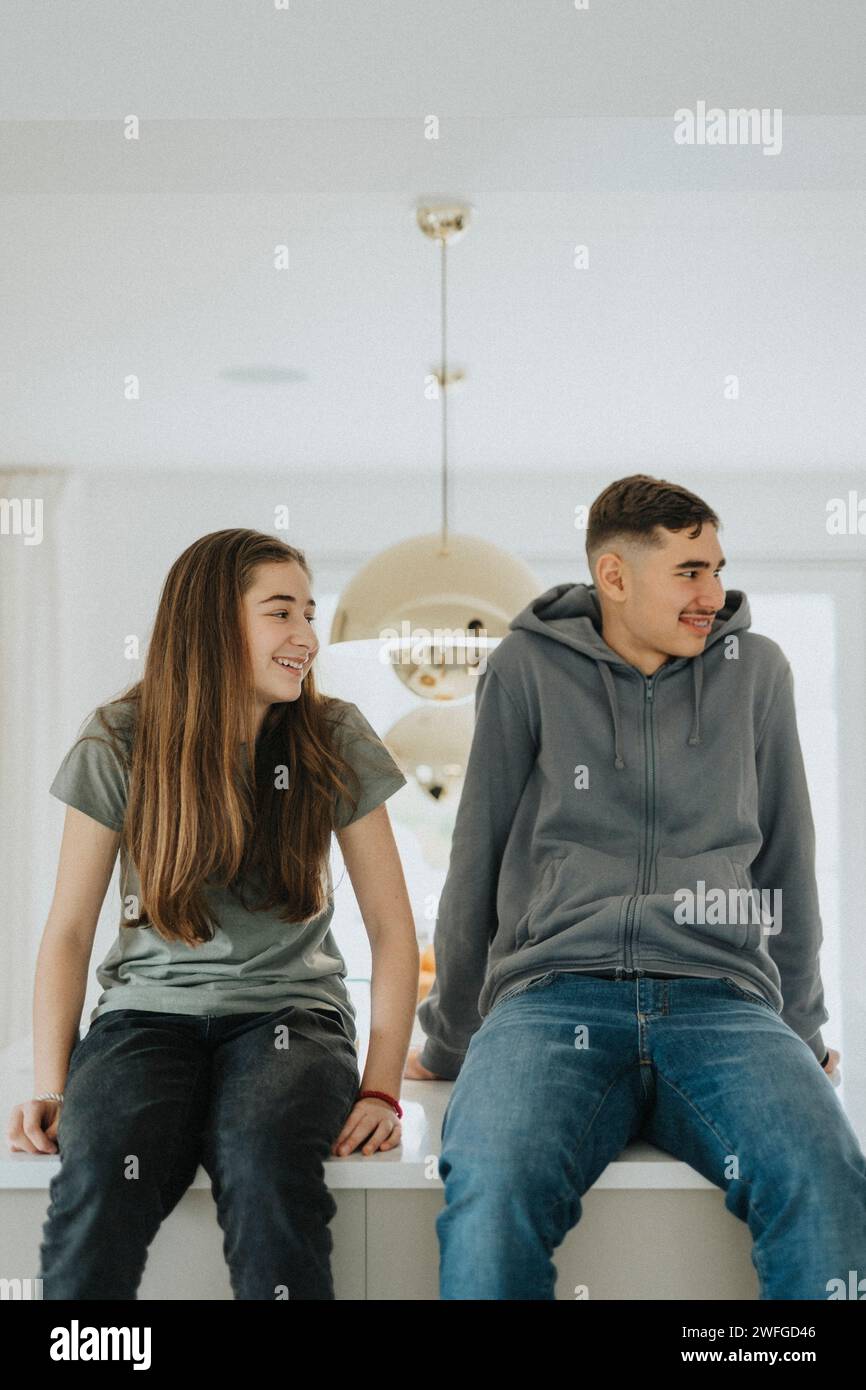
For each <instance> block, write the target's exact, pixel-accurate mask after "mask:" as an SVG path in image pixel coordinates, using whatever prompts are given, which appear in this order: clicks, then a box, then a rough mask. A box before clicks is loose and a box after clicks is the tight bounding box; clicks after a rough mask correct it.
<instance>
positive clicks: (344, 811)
mask: <svg viewBox="0 0 866 1390" xmlns="http://www.w3.org/2000/svg"><path fill="white" fill-rule="evenodd" d="M336 740H337V746H338V748H339V751H340V753H341V754H342V756H343V757H344V758H345V759H346V761H347V762H348V763H349V764H350V765H351V767H353V768H354V770H355V772H356V773H357V775H358V778H359V779H360V783H361V785H360V789H359V788H358V787H356V786H352V787H351V788H350V790H351V791H352V792H353V794H354V793H357V794H358V804H357V806H356V807H355V810H354V811H353V810H352V802H351V799H350V798H349V797H348V796H346V795H344V794H343V793H338V795H337V799H336V810H335V818H334V825H335V828H336V829H337V830H344V829H345V828H346V826H347V825H352V824H353V823H354V822H355V821H357V820H360V819H361V817H362V816H366V815H368V814H369V812H370V811H374V810H375V809H376V807H377V806H381V805H382V802H383V801H387V799H388V797H389V796H393V794H394V792H396V791H399V790H400V788H401V787H405V786H406V778H405V777H404V776H403V773H402V772H401V771H400V769H399V767H398V766H397V764H396V763H395V761H394V759H393V758H392V757H391V754H390V753H389V752H388V749H387V748H386V747H385V745H384V743H383V742H382V740H381V739H380V738H379V736H378V734H377V733H376V731H375V730H374V728H373V726H372V725H371V724H370V723H369V721H368V720H367V719H366V718H365V717H364V715H363V714H362V713H361V711H360V710H359V709H358V706H357V705H354V704H351V703H349V706H348V710H347V711H346V712H345V715H344V717H343V722H342V723H341V724H338V726H337V730H336Z"/></svg>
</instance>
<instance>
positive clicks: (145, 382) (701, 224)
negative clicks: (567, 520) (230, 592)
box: [0, 0, 866, 475]
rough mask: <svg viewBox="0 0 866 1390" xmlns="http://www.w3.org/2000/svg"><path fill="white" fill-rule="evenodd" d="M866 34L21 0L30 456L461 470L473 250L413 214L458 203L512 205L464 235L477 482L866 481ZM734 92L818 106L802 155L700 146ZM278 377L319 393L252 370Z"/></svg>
mask: <svg viewBox="0 0 866 1390" xmlns="http://www.w3.org/2000/svg"><path fill="white" fill-rule="evenodd" d="M864 21H866V6H864V5H863V4H862V3H856V4H855V3H850V4H841V3H832V2H831V3H826V0H824V3H822V4H821V5H815V4H814V3H812V0H809V2H808V3H799V0H798V2H797V3H794V2H793V0H792V2H791V3H778V4H777V3H769V2H765V3H763V4H761V5H755V3H754V0H751V3H749V4H738V3H729V4H726V5H718V4H716V3H711V4H704V3H695V0H689V3H667V4H652V3H648V0H641V3H639V4H638V3H620V4H614V3H606V0H590V8H589V10H588V11H586V12H578V11H576V10H575V8H574V4H573V0H558V2H557V3H542V0H537V3H533V4H528V3H521V4H508V3H502V0H499V3H497V4H491V3H486V0H485V2H484V3H479V0H476V3H474V4H473V5H472V6H466V5H465V4H464V3H461V4H456V3H450V2H449V0H439V3H437V4H436V5H435V6H431V5H430V4H429V2H428V0H424V3H423V4H419V3H413V2H410V0H402V2H401V3H399V4H397V3H383V2H381V0H380V3H372V2H371V3H366V4H358V3H351V4H349V3H331V4H327V3H324V0H320V3H317V4H313V3H305V0H289V6H288V10H287V11H276V10H274V8H273V4H272V0H271V3H269V0H262V3H259V4H252V3H247V4H243V3H232V4H214V3H213V2H212V0H210V3H207V4H199V3H189V2H188V0H187V3H185V4H184V5H183V6H182V7H180V8H179V7H178V6H177V4H176V3H175V2H174V0H173V3H171V4H168V3H154V0H149V3H148V4H147V5H144V6H141V5H131V4H124V3H119V0H111V3H110V4H104V5H103V4H100V5H94V4H88V3H81V0H78V3H77V4H75V5H72V4H60V5H59V4H57V3H51V4H44V3H40V2H39V0H37V2H36V3H30V4H29V5H28V6H27V8H26V9H23V8H19V9H17V10H16V11H15V12H14V13H12V11H11V7H10V8H9V9H7V10H6V11H5V13H4V15H3V20H2V24H3V29H4V32H3V33H2V34H0V50H2V55H3V56H2V60H0V79H2V81H0V92H2V97H0V114H2V116H3V117H5V119H4V120H2V121H0V218H2V238H3V247H2V256H0V296H2V303H3V310H2V326H0V391H2V402H0V404H2V410H0V465H5V466H9V465H15V464H27V465H43V466H49V467H53V466H69V467H82V468H91V467H100V468H120V469H124V468H143V467H155V468H169V467H171V468H192V469H208V468H215V469H228V468H239V469H242V468H247V469H269V470H270V469H274V468H277V469H281V468H283V467H289V468H291V469H292V470H295V471H301V472H303V471H309V472H322V471H323V470H326V469H328V470H330V469H334V468H365V469H369V470H373V469H376V468H381V467H389V468H399V469H402V470H406V469H410V468H411V469H417V470H418V471H419V472H422V471H423V473H424V474H425V475H427V474H428V473H429V470H430V469H431V468H434V469H435V467H436V466H437V464H438V450H439V439H438V428H439V420H438V409H437V407H436V405H435V404H433V403H431V402H430V401H428V400H426V399H425V395H424V390H423V378H424V375H425V373H427V372H428V371H429V370H430V369H431V368H432V366H433V365H434V363H435V362H436V359H437V354H438V332H439V330H438V260H437V252H436V249H435V248H434V247H433V246H432V245H431V244H430V243H429V242H428V241H427V240H426V239H425V238H424V237H423V236H422V235H421V233H420V232H419V231H418V229H417V227H416V225H415V222H414V212H413V209H414V206H415V204H416V202H417V201H419V199H422V198H423V197H425V196H433V195H436V194H439V195H443V196H454V197H461V198H465V199H467V200H469V201H470V202H472V203H473V205H474V207H475V215H474V223H473V226H472V228H471V230H470V232H469V234H468V236H467V237H466V238H465V239H464V240H463V241H461V242H460V243H459V244H458V245H456V246H454V247H453V248H452V250H451V252H450V253H449V254H450V260H449V290H450V297H449V303H450V332H449V340H450V352H451V357H452V360H453V362H454V363H455V364H456V365H460V366H461V367H463V368H464V369H465V371H466V373H467V384H466V388H465V390H464V391H463V392H462V393H461V394H460V395H455V396H454V397H453V400H452V432H451V447H452V458H453V461H454V465H455V467H456V468H457V467H459V468H460V469H470V468H479V469H482V468H483V469H491V470H496V469H514V470H522V469H527V470H528V469H538V470H541V469H544V470H563V471H565V470H570V469H573V468H575V467H591V468H593V469H599V470H604V471H607V470H609V469H614V468H615V469H618V470H622V469H623V468H624V467H626V466H628V467H632V466H633V467H636V468H637V467H645V468H647V469H649V470H652V469H653V468H655V469H658V468H660V467H662V466H664V465H670V464H671V463H672V462H676V464H677V465H678V466H680V467H685V466H688V467H689V468H691V469H693V470H702V469H703V470H706V471H708V472H712V471H716V470H718V469H720V468H725V469H742V470H748V471H752V472H753V471H754V470H756V469H763V470H775V469H809V468H821V467H825V466H826V467H828V468H829V467H831V466H833V467H840V468H856V467H858V466H861V465H862V459H863V439H864V427H866V409H864V392H863V382H864V376H866V347H864V335H863V331H862V325H863V322H864V310H866V276H864V250H863V248H864V245H866V192H864V171H866V158H864V155H866V87H864V83H863V66H864V65H863V57H864V52H866V43H864V36H866V23H864ZM698 100H705V101H706V102H707V105H709V106H713V105H716V106H721V107H722V108H730V107H736V106H768V107H771V108H776V107H778V108H781V110H782V113H783V127H782V128H783V147H782V152H781V153H780V154H779V155H778V156H765V155H764V154H763V152H762V150H761V149H760V148H759V147H733V146H731V147H703V148H696V147H682V146H678V145H676V144H675V143H674V141H673V138H672V130H673V112H674V110H675V109H676V108H677V107H680V106H689V107H694V106H695V103H696V102H697V101H698ZM130 113H135V114H136V115H138V116H139V118H140V119H141V123H142V124H141V132H140V138H139V140H138V141H136V142H129V141H126V140H124V139H123V135H122V125H121V123H122V120H123V118H124V117H125V116H127V115H128V114H130ZM429 114H437V115H438V116H439V119H440V131H439V138H438V140H435V141H434V140H426V139H425V138H424V118H425V116H427V115H429ZM283 243H285V244H286V245H287V246H288V247H289V254H290V267H289V270H288V271H281V272H278V271H276V270H275V269H274V268H273V250H274V247H275V246H276V245H279V244H283ZM578 244H586V245H587V246H588V247H589V257H590V265H589V268H588V269H585V270H578V269H575V267H574V265H573V252H574V247H575V246H576V245H578ZM261 367H266V368H280V369H284V370H287V371H288V373H289V374H290V375H293V376H294V377H296V379H294V380H288V381H279V382H271V383H262V382H250V381H238V380H227V379H225V377H224V375H223V374H224V373H226V372H231V371H240V372H242V371H243V370H245V369H250V368H261ZM132 373H135V374H136V375H137V376H138V377H139V379H140V382H141V399H140V400H139V401H126V400H125V399H124V395H123V384H124V378H125V377H126V376H127V375H128V374H132ZM729 374H736V375H737V376H738V377H739V381H740V399H739V400H737V401H730V400H726V399H725V397H724V394H723V391H724V383H725V378H726V376H728V375H729Z"/></svg>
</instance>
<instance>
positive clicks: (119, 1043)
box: [40, 1006, 360, 1300]
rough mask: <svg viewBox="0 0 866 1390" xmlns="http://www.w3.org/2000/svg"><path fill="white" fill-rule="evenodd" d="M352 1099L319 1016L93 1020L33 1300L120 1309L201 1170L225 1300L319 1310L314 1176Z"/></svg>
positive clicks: (330, 1292) (335, 1026) (330, 1203)
mask: <svg viewBox="0 0 866 1390" xmlns="http://www.w3.org/2000/svg"><path fill="white" fill-rule="evenodd" d="M281 1025H282V1027H281ZM286 1040H288V1045H286ZM359 1084H360V1077H359V1075H358V1062H357V1056H356V1053H355V1049H354V1047H353V1045H352V1043H351V1041H350V1040H349V1038H348V1037H347V1035H346V1033H345V1031H344V1029H343V1027H342V1025H341V1023H340V1022H339V1020H338V1019H336V1018H335V1017H334V1015H332V1014H328V1013H318V1012H316V1011H315V1010H313V1009H300V1008H295V1007H293V1006H290V1007H287V1008H284V1009H282V1010H279V1011H277V1012H275V1013H267V1014H263V1013H256V1014H231V1015H222V1016H213V1015H210V1016H207V1017H191V1016H189V1015H184V1014H171V1013H154V1012H148V1011H145V1010H142V1009H116V1010H110V1011H109V1012H107V1013H105V1014H100V1015H99V1016H98V1017H97V1018H96V1019H95V1020H94V1021H93V1023H92V1024H91V1026H90V1029H89V1031H88V1032H87V1034H86V1035H85V1036H84V1037H83V1038H80V1039H79V1041H78V1042H77V1044H76V1046H75V1047H74V1049H73V1052H72V1056H71V1058H70V1065H69V1072H68V1075H67V1081H66V1087H65V1097H66V1099H65V1102H64V1105H63V1107H62V1110H61V1116H60V1123H59V1126H58V1131H57V1146H58V1151H59V1153H60V1159H61V1164H60V1170H59V1172H58V1173H56V1174H55V1176H54V1178H53V1179H52V1181H51V1187H50V1203H49V1207H48V1215H47V1218H46V1222H45V1225H44V1228H43V1240H42V1244H41V1247H40V1254H41V1265H40V1275H41V1277H42V1280H43V1287H42V1292H43V1297H44V1298H46V1299H134V1298H136V1296H137V1293H136V1291H137V1289H138V1286H139V1283H140V1281H141V1276H142V1274H143V1272H144V1265H145V1259H146V1256H147V1248H148V1246H149V1245H150V1242H151V1241H152V1240H153V1237H154V1236H155V1235H156V1232H157V1230H158V1229H159V1226H160V1224H161V1222H162V1221H163V1220H164V1219H165V1217H166V1216H168V1214H169V1212H170V1211H171V1210H172V1209H173V1207H175V1206H176V1204H177V1203H178V1202H179V1200H180V1198H181V1197H182V1196H183V1194H184V1192H185V1191H186V1189H187V1188H188V1187H189V1184H190V1183H191V1182H192V1180H193V1178H194V1177H195V1174H196V1170H197V1168H198V1166H199V1164H200V1163H201V1164H203V1166H204V1168H205V1169H206V1171H207V1173H208V1175H209V1177H210V1179H211V1185H212V1190H213V1195H214V1198H215V1201H216V1207H217V1217H218V1220H219V1223H220V1226H221V1227H222V1229H223V1232H224V1236H225V1239H224V1246H223V1248H224V1251H225V1257H226V1261H227V1264H228V1268H229V1274H230V1278H231V1284H232V1289H233V1291H234V1295H235V1298H236V1299H269V1300H274V1299H278V1298H289V1299H333V1297H334V1288H333V1281H332V1277H331V1262H330V1256H331V1249H332V1236H331V1232H330V1230H329V1229H328V1222H329V1221H330V1220H331V1218H332V1216H333V1215H334V1212H335V1211H336V1209H337V1208H336V1203H335V1202H334V1199H333V1197H332V1196H331V1194H330V1192H329V1191H328V1189H327V1187H326V1185H325V1180H324V1171H323V1166H322V1165H323V1162H324V1160H325V1159H326V1158H328V1157H329V1155H330V1147H331V1144H332V1143H333V1142H334V1140H335V1139H336V1137H337V1135H338V1134H339V1132H340V1130H341V1129H342V1126H343V1123H344V1121H345V1119H346V1117H347V1115H348V1114H349V1112H350V1110H351V1109H352V1106H353V1105H354V1103H355V1100H356V1097H357V1092H358V1088H359ZM189 1275H190V1293H191V1296H192V1297H195V1280H196V1270H195V1268H194V1267H191V1268H190V1271H189Z"/></svg>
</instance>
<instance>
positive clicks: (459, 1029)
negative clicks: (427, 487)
mask: <svg viewBox="0 0 866 1390" xmlns="http://www.w3.org/2000/svg"><path fill="white" fill-rule="evenodd" d="M750 624H751V616H750V613H749V605H748V601H747V599H746V595H745V594H743V593H741V592H740V591H739V590H737V589H729V590H728V591H727V593H726V596H725V606H724V608H722V609H721V610H720V611H719V613H718V614H717V615H716V618H715V619H714V621H713V625H712V628H711V631H710V634H709V636H708V637H707V639H706V642H705V644H704V647H703V650H702V651H701V652H700V654H699V655H696V656H693V657H676V658H670V659H669V660H668V661H667V662H666V663H665V664H664V665H662V666H661V667H660V668H659V669H658V670H657V671H656V672H655V673H654V674H653V675H652V676H645V675H643V673H642V672H641V671H639V670H638V669H637V667H636V666H632V665H630V664H629V663H628V662H626V661H624V660H623V658H622V657H621V656H619V655H618V654H617V653H616V652H615V651H613V650H612V649H611V648H610V647H609V646H608V645H607V643H606V642H605V641H604V640H603V638H602V636H601V626H602V618H601V608H600V605H599V601H598V597H597V594H596V589H595V586H594V585H587V584H557V585H555V586H554V587H553V588H551V589H548V590H547V592H546V593H544V594H541V595H540V596H539V597H538V598H536V599H534V600H533V601H532V603H530V604H529V605H528V606H527V607H526V608H525V609H524V610H523V611H522V612H521V613H519V614H518V615H517V616H516V617H515V618H514V619H513V620H512V622H511V623H510V628H511V631H510V632H509V633H508V635H507V636H506V637H505V638H504V639H503V641H502V642H501V643H500V644H499V646H498V647H496V648H494V650H493V651H492V652H491V653H490V654H489V656H488V661H487V667H486V669H485V670H484V671H483V672H482V674H481V675H480V676H479V678H478V684H477V687H476V695H475V733H474V737H473V741H472V748H471V752H470V756H469V761H468V764H467V768H466V777H465V781H464V786H463V794H462V796H461V799H460V805H459V807H458V811H457V818H456V823H455V827H454V836H453V840H452V848H451V858H450V862H449V867H448V875H447V878H446V881H445V885H444V888H443V890H442V894H441V897H440V901H439V911H438V917H437V923H436V932H435V937H434V943H433V944H434V952H435V957H436V978H435V982H434V984H433V987H432V989H431V991H430V993H429V995H428V996H427V998H426V999H424V1000H423V1001H422V1003H421V1004H420V1006H419V1009H418V1017H419V1020H420V1022H421V1025H422V1027H423V1029H424V1032H425V1034H426V1035H427V1041H426V1043H425V1046H424V1048H423V1050H422V1052H421V1057H420V1060H421V1063H422V1065H423V1066H425V1067H427V1068H428V1069H429V1070H430V1071H433V1072H435V1073H437V1075H439V1076H441V1077H445V1078H448V1079H453V1078H454V1077H456V1076H457V1074H458V1072H459V1070H460V1067H461V1065H462V1063H463V1058H464V1056H465V1054H466V1049H467V1048H468V1046H469V1041H470V1039H471V1037H472V1034H473V1033H474V1032H475V1031H476V1030H477V1029H478V1028H479V1026H480V1024H481V1021H482V1019H483V1018H484V1017H485V1016H486V1015H487V1014H488V1013H489V1012H490V1010H491V1009H492V1008H493V1007H494V1005H495V1004H496V1003H497V1002H499V1001H500V1000H501V999H503V998H505V996H506V995H509V994H512V993H516V992H519V991H520V990H522V989H524V988H526V987H527V985H529V984H530V983H531V982H532V981H533V980H537V979H540V978H541V977H542V976H543V975H546V974H548V973H549V972H550V971H553V970H569V971H571V970H574V971H583V972H586V973H588V974H593V973H599V974H610V975H612V976H613V975H615V977H616V978H617V979H633V978H636V977H637V976H639V975H641V974H643V973H645V972H652V973H662V974H670V975H680V974H681V975H684V976H699V977H708V978H728V979H730V980H733V981H734V982H735V983H736V984H738V985H740V987H741V988H743V989H745V990H747V991H749V992H751V993H753V994H756V995H757V996H759V997H761V998H763V999H764V1000H766V1001H767V1002H768V1003H769V1004H770V1006H771V1007H772V1008H773V1009H775V1010H776V1012H777V1013H780V1014H781V1016H782V1018H783V1020H784V1021H785V1022H786V1023H787V1024H788V1025H789V1027H790V1028H792V1029H793V1031H794V1032H795V1033H797V1034H798V1035H799V1037H801V1038H802V1039H803V1040H804V1041H805V1042H806V1043H807V1044H808V1046H809V1047H810V1048H811V1050H812V1051H813V1052H814V1054H815V1056H816V1058H817V1059H818V1061H819V1062H820V1061H823V1059H824V1057H825V1055H826V1047H825V1045H824V1041H823V1038H822V1036H821V1032H820V1028H821V1025H822V1024H823V1023H825V1022H826V1021H827V1018H828V1014H827V1011H826V1009H825V1007H824V995H823V988H822V984H821V975H820V967H819V948H820V945H821V941H822V925H821V917H820V913H819V908H818V892H817V885H816V882H815V830H814V824H813V820H812V813H811V808H810V804H809V793H808V789H807V785H806V777H805V771H804V766H803V757H802V753H801V750H800V742H799V738H798V736H797V721H796V714H795V709H794V689H793V677H792V673H791V667H790V665H789V663H788V661H787V659H786V658H785V655H784V653H783V651H782V649H781V648H780V647H779V646H778V645H777V643H775V642H774V641H772V640H771V639H770V638H769V637H763V636H759V635H758V634H757V633H753V632H750V631H748V629H749V627H750Z"/></svg>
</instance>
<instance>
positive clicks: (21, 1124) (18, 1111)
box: [6, 1100, 61, 1154]
mask: <svg viewBox="0 0 866 1390" xmlns="http://www.w3.org/2000/svg"><path fill="white" fill-rule="evenodd" d="M60 1106H61V1102H60V1101H59V1100H25V1101H24V1102H23V1104H21V1105H16V1106H13V1109H12V1113H11V1114H10V1116H9V1124H8V1125H7V1126H6V1142H7V1144H8V1145H9V1150H10V1152H11V1153H25V1154H56V1153H57V1144H56V1142H55V1141H56V1139H57V1124H58V1121H59V1119H60Z"/></svg>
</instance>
